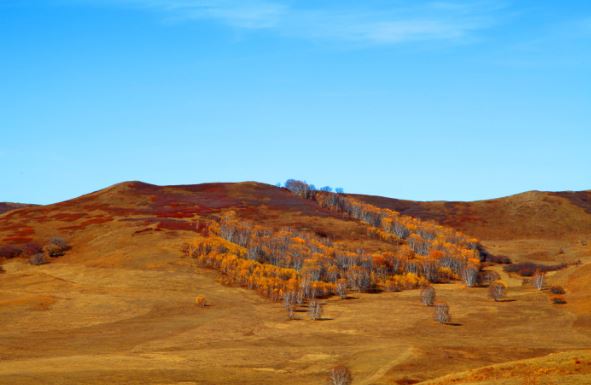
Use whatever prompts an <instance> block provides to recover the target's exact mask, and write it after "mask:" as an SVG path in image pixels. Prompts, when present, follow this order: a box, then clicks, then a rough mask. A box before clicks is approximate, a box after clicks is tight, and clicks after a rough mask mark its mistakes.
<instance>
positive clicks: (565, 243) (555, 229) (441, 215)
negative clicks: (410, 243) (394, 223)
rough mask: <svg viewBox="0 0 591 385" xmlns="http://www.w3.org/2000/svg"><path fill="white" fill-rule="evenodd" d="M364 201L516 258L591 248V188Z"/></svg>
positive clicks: (568, 254)
mask: <svg viewBox="0 0 591 385" xmlns="http://www.w3.org/2000/svg"><path fill="white" fill-rule="evenodd" d="M356 197H357V198H358V199H360V200H362V201H364V202H367V203H370V204H373V205H376V206H379V207H383V208H389V209H392V210H396V211H399V212H401V213H402V214H406V215H411V216H414V217H417V218H420V219H423V220H434V221H436V222H438V223H442V224H445V225H448V226H452V227H454V228H457V229H459V230H461V231H463V232H465V233H467V234H470V235H472V236H475V237H477V238H479V239H480V240H482V242H483V243H484V245H485V246H487V247H488V248H489V249H490V250H491V251H492V252H493V253H497V254H505V255H509V256H511V257H513V258H516V259H518V260H519V259H524V260H538V261H542V262H543V261H561V262H562V261H567V262H570V261H573V260H576V259H578V258H582V257H584V256H585V255H587V254H588V253H589V251H590V250H591V249H590V248H589V247H588V246H589V245H591V190H589V191H579V192H541V191H530V192H525V193H522V194H517V195H512V196H508V197H504V198H498V199H491V200H482V201H474V202H444V201H437V202H420V201H408V200H399V199H392V198H385V197H378V196H369V195H356Z"/></svg>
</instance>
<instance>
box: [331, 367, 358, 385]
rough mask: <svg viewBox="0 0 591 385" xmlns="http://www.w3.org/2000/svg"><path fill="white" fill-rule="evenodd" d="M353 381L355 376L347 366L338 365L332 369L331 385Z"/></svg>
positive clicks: (348, 383) (347, 383)
mask: <svg viewBox="0 0 591 385" xmlns="http://www.w3.org/2000/svg"><path fill="white" fill-rule="evenodd" d="M352 382H353V376H352V375H351V371H350V370H349V369H348V368H347V367H345V366H343V365H338V366H335V367H334V368H332V369H331V370H330V385H350V384H351V383H352Z"/></svg>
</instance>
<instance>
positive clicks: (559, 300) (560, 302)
mask: <svg viewBox="0 0 591 385" xmlns="http://www.w3.org/2000/svg"><path fill="white" fill-rule="evenodd" d="M552 303H553V304H556V305H564V304H566V300H565V299H564V297H560V296H556V297H552Z"/></svg>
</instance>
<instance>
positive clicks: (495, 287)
mask: <svg viewBox="0 0 591 385" xmlns="http://www.w3.org/2000/svg"><path fill="white" fill-rule="evenodd" d="M506 291H507V285H506V284H505V282H503V281H500V280H498V281H494V282H493V283H491V284H490V286H489V287H488V293H489V295H490V297H491V298H492V299H494V300H495V301H498V300H500V299H501V298H503V297H504V296H505V293H506Z"/></svg>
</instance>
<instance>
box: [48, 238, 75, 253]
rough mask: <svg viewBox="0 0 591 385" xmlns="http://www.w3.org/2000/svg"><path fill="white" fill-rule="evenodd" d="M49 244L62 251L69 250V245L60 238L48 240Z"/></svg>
mask: <svg viewBox="0 0 591 385" xmlns="http://www.w3.org/2000/svg"><path fill="white" fill-rule="evenodd" d="M49 243H51V244H54V245H56V246H57V247H59V248H60V249H62V250H64V251H68V250H70V245H69V244H68V242H67V241H66V240H65V239H64V238H62V237H51V238H50V239H49Z"/></svg>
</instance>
